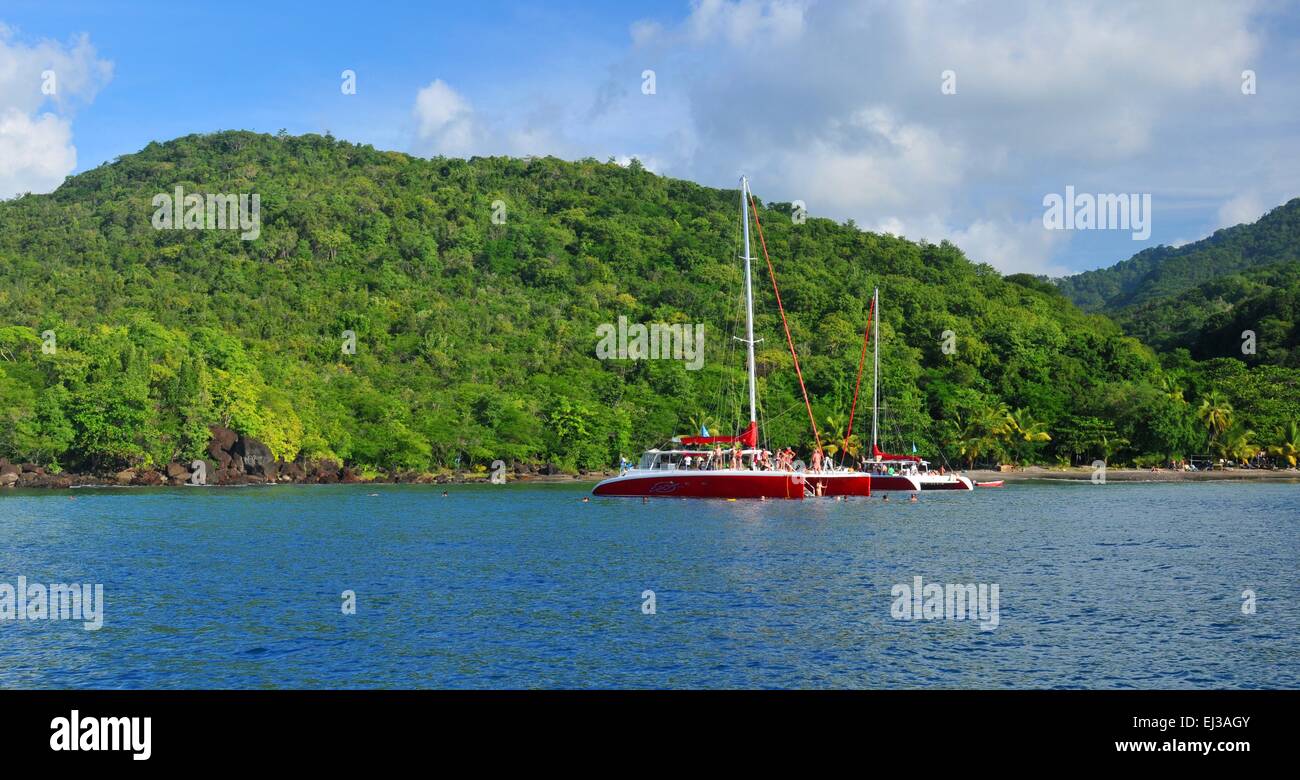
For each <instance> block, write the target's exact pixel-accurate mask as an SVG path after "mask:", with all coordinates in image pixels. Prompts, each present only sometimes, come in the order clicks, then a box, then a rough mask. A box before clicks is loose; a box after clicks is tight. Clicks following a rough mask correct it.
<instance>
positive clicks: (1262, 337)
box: [1114, 261, 1300, 368]
mask: <svg viewBox="0 0 1300 780" xmlns="http://www.w3.org/2000/svg"><path fill="white" fill-rule="evenodd" d="M1114 319H1115V320H1116V321H1117V322H1118V323H1119V324H1120V326H1121V327H1123V328H1124V330H1125V331H1126V332H1128V333H1131V334H1133V335H1134V336H1137V337H1138V338H1140V339H1141V340H1142V341H1144V342H1146V343H1147V344H1150V345H1152V346H1153V347H1156V348H1157V349H1162V350H1167V349H1175V348H1180V347H1181V348H1185V349H1187V350H1189V351H1190V352H1191V354H1192V355H1193V356H1194V357H1197V358H1200V359H1209V358H1215V357H1234V358H1238V359H1240V360H1243V361H1245V362H1246V363H1249V364H1252V365H1253V364H1258V363H1269V364H1273V365H1279V366H1289V367H1291V368H1300V326H1298V325H1297V323H1300V261H1296V262H1291V263H1279V264H1277V265H1269V266H1262V267H1259V268H1252V269H1250V270H1249V271H1245V272H1242V273H1234V274H1228V275H1226V276H1220V277H1218V278H1217V279H1214V280H1213V281H1209V282H1206V283H1204V284H1199V285H1197V286H1195V287H1193V288H1191V289H1190V290H1186V291H1184V292H1181V293H1178V294H1177V295H1173V296H1170V297H1168V298H1159V299H1156V300H1151V301H1148V302H1146V303H1143V304H1141V305H1138V306H1131V307H1127V308H1124V309H1120V310H1119V311H1117V312H1115V313H1114ZM1247 331H1249V332H1251V333H1254V335H1255V339H1254V345H1253V352H1243V351H1242V348H1243V344H1245V340H1244V339H1243V338H1242V333H1245V332H1247Z"/></svg>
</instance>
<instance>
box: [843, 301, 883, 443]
mask: <svg viewBox="0 0 1300 780" xmlns="http://www.w3.org/2000/svg"><path fill="white" fill-rule="evenodd" d="M875 313H876V296H874V295H873V296H871V308H870V309H867V329H866V330H865V331H863V333H862V357H860V358H858V381H857V382H856V383H855V384H854V385H853V405H852V406H851V407H849V427H848V430H846V431H845V432H844V447H843V452H845V453H847V452H848V450H849V437H851V436H852V435H853V415H854V414H855V413H857V410H858V390H859V389H861V387H862V369H863V367H864V366H866V365H867V344H868V343H870V341H871V322H872V317H873V316H874V315H875Z"/></svg>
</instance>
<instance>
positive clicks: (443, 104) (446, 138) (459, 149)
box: [415, 79, 476, 156]
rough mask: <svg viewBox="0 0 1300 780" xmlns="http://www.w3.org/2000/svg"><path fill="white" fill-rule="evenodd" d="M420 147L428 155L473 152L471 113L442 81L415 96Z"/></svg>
mask: <svg viewBox="0 0 1300 780" xmlns="http://www.w3.org/2000/svg"><path fill="white" fill-rule="evenodd" d="M415 118H416V121H417V122H418V125H419V127H418V129H417V134H418V137H419V140H420V143H421V144H422V145H423V146H424V148H425V149H427V150H428V153H430V154H444V155H451V156H457V155H469V154H471V153H472V152H473V150H474V144H475V140H476V139H475V136H476V131H475V127H474V111H473V109H472V108H470V105H469V102H468V101H466V100H465V98H463V97H461V95H460V93H458V92H456V90H454V89H452V88H451V87H449V86H447V84H446V82H444V81H443V80H442V79H436V80H434V82H433V83H432V84H430V85H429V86H427V87H425V88H424V89H422V90H420V91H419V93H418V94H417V95H416V96H415Z"/></svg>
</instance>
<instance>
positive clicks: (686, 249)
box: [0, 132, 1300, 470]
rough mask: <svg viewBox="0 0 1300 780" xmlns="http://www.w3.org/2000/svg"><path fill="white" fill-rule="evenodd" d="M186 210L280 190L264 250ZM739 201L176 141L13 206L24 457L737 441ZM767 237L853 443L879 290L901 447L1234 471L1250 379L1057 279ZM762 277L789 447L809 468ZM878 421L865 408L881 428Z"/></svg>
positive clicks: (392, 461) (652, 180) (771, 424)
mask: <svg viewBox="0 0 1300 780" xmlns="http://www.w3.org/2000/svg"><path fill="white" fill-rule="evenodd" d="M755 175H756V176H757V181H756V183H755V186H756V188H757V190H758V191H759V192H760V193H761V192H762V186H761V185H762V180H761V172H755ZM177 186H181V187H183V188H184V189H185V191H186V192H191V193H257V194H258V195H259V196H260V199H261V220H262V227H261V233H260V236H259V237H258V238H257V239H256V240H253V241H243V240H240V238H239V236H238V231H222V230H156V229H154V227H153V226H152V224H151V218H152V216H153V214H154V211H155V207H154V205H153V204H152V199H153V198H154V196H155V195H158V194H160V193H167V194H170V193H172V192H173V191H174V189H175V188H176V187H177ZM737 197H738V196H737V193H736V191H734V190H716V189H710V188H705V187H700V186H697V185H695V184H692V183H689V182H685V181H678V180H673V179H667V178H663V177H660V176H656V175H653V174H651V173H649V172H647V171H645V170H643V169H642V168H641V167H640V166H639V165H637V164H635V163H633V164H632V165H630V166H628V167H620V166H618V165H614V164H612V163H600V162H597V161H594V160H585V161H579V162H564V161H560V160H557V159H553V158H545V159H529V160H520V159H508V158H476V159H473V160H469V161H464V160H455V159H443V158H435V159H432V160H426V159H419V158H413V157H410V156H407V155H404V154H398V153H392V152H383V151H377V150H375V149H373V148H370V147H366V146H356V145H352V144H348V143H343V142H339V141H336V140H334V139H332V138H329V137H321V136H314V135H310V136H302V137H288V136H279V137H272V136H266V135H256V134H252V133H245V132H226V133H219V134H215V135H206V136H189V137H185V138H181V139H177V140H175V141H171V142H168V143H155V144H151V145H150V146H149V147H147V148H145V149H144V150H142V151H141V152H139V153H138V154H133V155H129V156H126V157H123V158H121V159H119V160H117V161H114V162H113V163H111V164H106V165H103V166H101V167H99V168H97V169H95V170H93V171H89V172H87V173H84V174H81V175H79V176H76V177H73V178H71V179H69V180H68V181H67V182H66V183H65V184H64V185H63V186H62V187H60V188H59V189H58V190H57V191H56V192H54V193H53V194H50V195H40V196H26V197H23V198H19V199H16V200H13V201H9V202H4V203H0V415H2V416H3V419H2V420H0V457H7V458H10V459H12V460H15V461H18V460H27V461H34V462H37V463H41V464H51V465H54V466H56V467H59V468H64V469H106V468H112V467H117V466H120V465H144V466H151V465H157V464H162V463H165V462H168V461H171V460H175V459H184V458H189V457H192V456H195V455H198V454H200V453H201V452H202V451H203V449H204V447H205V446H206V444H207V440H208V435H209V434H208V426H209V425H213V424H222V425H228V426H230V427H232V428H234V429H235V430H237V431H239V432H241V433H244V434H247V435H249V436H252V437H255V438H257V439H259V440H261V441H263V442H265V443H266V444H267V445H268V446H269V447H270V448H271V450H272V451H273V452H274V454H275V455H276V456H277V457H279V458H280V459H282V460H285V461H289V460H294V459H299V460H312V459H322V458H337V459H342V460H345V461H347V462H349V463H352V464H355V465H357V466H360V467H362V468H368V469H389V470H391V469H414V470H428V469H435V468H440V467H448V466H452V465H454V464H457V463H459V465H461V466H462V467H464V466H468V465H480V466H481V465H484V464H486V463H488V462H490V461H492V460H494V459H498V458H500V459H503V460H506V461H519V462H530V463H546V462H550V463H555V464H558V465H560V466H562V467H565V468H602V467H608V466H609V465H611V464H613V463H615V462H617V459H618V457H619V456H620V455H624V456H628V457H632V456H634V455H635V453H636V452H638V451H639V450H640V449H641V448H643V447H645V446H649V445H653V444H656V443H659V442H662V441H664V440H665V439H667V438H668V437H669V436H671V435H673V434H678V433H687V432H689V430H690V429H691V428H693V427H695V426H696V425H698V423H699V422H701V421H708V422H709V424H710V428H711V429H714V430H717V429H722V430H730V429H732V428H733V427H734V425H735V423H736V422H737V421H738V420H739V419H740V416H741V409H740V403H741V393H740V390H741V384H742V381H743V373H742V360H743V353H742V352H741V351H739V350H738V349H737V345H738V342H736V341H735V340H734V339H733V335H736V334H737V333H738V332H739V331H738V329H737V328H738V323H739V316H740V313H741V308H740V306H741V302H742V298H741V287H740V284H741V271H740V265H739V263H738V262H737V260H736V255H737V251H738V245H739V225H738V203H737ZM496 201H500V202H501V203H500V204H498V206H497V207H496V208H495V211H496V213H498V214H501V213H503V214H504V224H494V222H493V215H494V205H493V204H494V202H496ZM502 205H503V206H504V211H502V209H501V208H500V207H501V206H502ZM760 216H761V218H762V220H763V225H764V229H765V231H766V234H767V242H768V246H769V249H770V250H771V253H772V257H773V261H774V263H775V265H776V268H777V273H778V276H779V279H780V282H781V291H782V297H783V300H784V302H785V305H786V308H787V311H788V312H789V314H790V319H791V325H792V328H793V331H794V337H795V340H796V343H797V344H798V346H799V348H800V351H801V360H802V363H803V368H804V373H805V377H806V379H807V380H808V383H809V390H810V392H811V393H812V395H813V397H814V405H815V407H816V412H817V417H818V420H819V424H821V425H822V426H823V427H824V428H826V429H827V430H832V429H837V428H838V427H842V426H843V424H844V418H845V416H846V415H847V411H848V407H849V402H850V398H851V395H852V390H853V379H854V372H855V370H856V366H857V360H858V353H859V349H860V346H861V337H862V328H863V326H864V324H865V322H866V317H867V311H866V310H867V301H868V299H869V297H870V294H871V288H872V287H873V286H876V285H878V286H879V287H880V288H881V291H882V292H881V294H882V299H883V303H884V308H883V316H882V322H883V330H884V341H883V342H882V343H883V348H882V349H883V358H884V361H885V364H884V365H885V372H884V373H885V386H884V395H885V397H886V399H887V400H888V404H889V409H888V414H887V418H888V420H889V424H888V427H887V430H886V431H885V434H886V436H885V444H886V445H887V446H889V447H891V448H893V447H906V446H910V444H911V442H913V441H915V442H916V443H917V446H918V448H920V449H922V450H923V451H926V452H935V451H936V450H938V451H942V452H943V453H946V455H947V456H948V457H949V458H951V459H953V460H959V459H961V460H965V459H968V458H976V459H988V458H995V457H996V458H1010V459H1016V460H1033V459H1037V460H1053V459H1078V458H1087V457H1097V456H1103V457H1112V456H1114V457H1119V458H1135V457H1138V456H1141V455H1142V454H1144V453H1148V454H1158V455H1164V456H1168V455H1175V456H1178V455H1187V454H1192V453H1193V452H1200V451H1203V450H1204V449H1205V430H1206V428H1205V425H1204V424H1203V423H1202V421H1201V420H1199V419H1198V417H1197V408H1198V407H1197V404H1198V403H1199V402H1200V400H1201V396H1202V395H1206V396H1208V395H1209V394H1211V392H1212V391H1213V390H1215V389H1218V388H1217V384H1216V381H1217V380H1214V377H1218V376H1221V375H1222V376H1226V375H1228V374H1231V373H1232V372H1233V371H1236V370H1237V369H1236V368H1234V367H1233V366H1239V365H1240V364H1238V363H1233V365H1221V364H1214V367H1213V369H1212V370H1211V368H1210V364H1199V363H1195V362H1193V361H1191V360H1190V359H1188V358H1187V357H1186V355H1182V356H1181V357H1177V356H1175V357H1177V359H1170V358H1166V359H1165V363H1166V364H1167V365H1168V367H1167V368H1166V369H1162V368H1161V365H1160V362H1161V361H1160V360H1159V359H1158V358H1157V356H1156V355H1155V353H1153V352H1152V351H1151V350H1150V349H1149V348H1147V347H1145V346H1143V345H1142V344H1141V343H1139V342H1138V341H1137V340H1135V339H1132V338H1129V337H1126V336H1124V335H1123V334H1122V333H1121V332H1120V330H1119V328H1118V327H1117V326H1116V325H1114V324H1113V323H1112V322H1111V321H1110V320H1108V319H1106V318H1104V317H1102V316H1098V315H1089V314H1085V313H1083V312H1082V311H1080V310H1078V309H1076V308H1075V307H1074V306H1073V305H1071V304H1070V303H1069V301H1068V300H1066V298H1064V297H1063V296H1062V295H1061V293H1060V292H1059V291H1058V290H1057V289H1056V288H1055V287H1053V286H1052V285H1049V284H1045V283H1042V282H1040V281H1037V280H1035V279H1032V278H1028V277H1023V276H1017V277H1008V278H1003V277H1002V276H1000V275H999V274H998V273H997V272H995V271H994V270H993V269H992V268H990V267H988V266H983V265H975V264H972V263H970V262H969V261H967V260H966V259H965V257H964V256H963V255H962V253H961V252H960V250H959V249H958V248H956V247H954V246H951V245H949V244H942V245H930V244H917V243H913V242H909V241H906V240H903V239H899V238H894V237H890V236H881V235H875V234H871V233H865V232H861V231H859V230H857V229H856V228H854V227H853V226H851V225H838V224H835V223H833V222H831V221H828V220H824V219H809V220H808V221H807V222H806V224H801V225H796V224H793V223H792V220H791V219H790V214H789V208H788V206H785V205H782V204H767V205H765V206H764V207H763V208H762V209H761V213H760ZM755 252H756V254H757V253H758V249H757V237H755ZM759 256H760V257H761V255H759ZM756 271H757V272H758V276H757V277H756V291H757V294H756V301H755V306H756V309H757V312H758V315H759V316H758V321H757V327H756V335H757V336H758V337H759V338H763V339H765V341H763V342H762V343H761V344H760V345H759V363H760V374H761V379H760V384H761V386H760V399H761V403H762V405H763V414H764V417H765V423H766V432H767V433H768V434H769V436H770V444H772V445H778V444H779V445H786V444H793V445H796V446H803V445H806V444H807V443H808V442H809V441H810V440H811V432H810V431H809V430H808V424H807V420H806V416H805V415H804V414H803V410H802V408H801V401H800V400H799V394H798V386H797V383H796V380H795V377H794V373H793V371H792V370H790V358H789V356H788V354H787V352H786V350H785V344H784V338H783V336H782V334H781V331H780V321H779V318H778V316H777V314H776V306H775V302H774V299H773V296H772V291H771V287H770V285H769V283H768V282H767V279H766V273H765V269H764V267H763V265H762V263H761V261H760V263H759V265H758V267H757V269H756ZM620 316H623V317H626V318H627V319H628V320H629V321H631V322H641V323H653V322H665V323H671V322H679V323H704V324H705V327H706V334H707V337H706V359H705V362H704V366H703V368H702V369H701V370H699V371H690V370H687V368H686V367H685V366H684V365H683V363H682V362H679V361H665V360H658V361H613V360H600V359H598V358H597V357H596V351H595V347H596V344H597V341H598V335H597V328H598V327H599V326H600V325H601V324H602V323H616V322H617V321H618V318H619V317H620ZM945 330H951V331H953V333H954V335H955V339H956V341H955V343H956V352H955V354H945V352H944V351H943V350H942V349H941V346H942V344H943V332H944V331H945ZM344 331H353V332H355V334H356V351H355V354H345V353H344V352H343V351H342V350H341V349H340V347H341V345H342V344H343V342H344V336H343V334H344ZM46 332H52V334H53V336H54V342H53V343H52V342H51V341H50V340H49V339H48V338H43V336H42V334H45V333H46ZM51 346H53V347H54V348H53V349H49V348H48V347H51ZM43 347H47V348H46V349H43ZM1224 372H1227V373H1226V374H1225V373H1224ZM1260 381H1262V382H1264V383H1265V385H1264V387H1262V388H1261V387H1253V388H1252V389H1250V393H1251V394H1250V395H1249V396H1246V395H1240V396H1234V395H1231V393H1233V392H1236V391H1235V390H1233V388H1232V387H1224V388H1221V389H1222V390H1223V392H1225V393H1228V394H1229V395H1228V397H1227V399H1226V401H1227V402H1231V403H1235V404H1236V406H1235V410H1236V414H1237V415H1238V417H1239V418H1240V419H1243V420H1247V421H1248V422H1249V424H1250V425H1252V426H1253V427H1254V428H1255V429H1256V430H1257V431H1259V432H1260V434H1259V435H1260V436H1261V437H1262V436H1264V435H1265V434H1264V433H1263V432H1264V431H1272V430H1273V429H1275V428H1277V427H1279V426H1281V425H1282V424H1283V423H1284V422H1287V421H1289V420H1291V419H1294V418H1296V417H1297V416H1300V414H1298V412H1300V409H1298V408H1297V403H1296V402H1295V401H1292V400H1284V401H1280V402H1279V401H1278V400H1277V399H1278V398H1285V399H1295V398H1297V397H1298V395H1300V394H1297V393H1296V392H1295V390H1296V389H1297V388H1296V381H1295V376H1294V374H1293V373H1285V372H1284V373H1282V374H1278V375H1268V376H1267V377H1263V378H1262V379H1260ZM1229 384H1231V383H1229ZM867 424H869V417H863V416H862V408H861V406H860V407H859V420H858V423H857V426H856V430H858V431H859V432H861V431H864V427H865V426H866V425H867ZM1044 431H1046V432H1048V433H1049V435H1050V436H1051V438H1050V440H1046V439H1044V438H1043V437H1042V436H1041V435H1038V434H1041V433H1042V432H1044ZM1270 435H1271V434H1270Z"/></svg>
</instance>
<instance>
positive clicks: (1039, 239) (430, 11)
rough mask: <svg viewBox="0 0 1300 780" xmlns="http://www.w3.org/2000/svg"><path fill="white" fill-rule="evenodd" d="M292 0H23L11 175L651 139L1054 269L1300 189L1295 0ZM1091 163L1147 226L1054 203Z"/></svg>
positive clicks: (696, 175) (1188, 236) (11, 52)
mask: <svg viewBox="0 0 1300 780" xmlns="http://www.w3.org/2000/svg"><path fill="white" fill-rule="evenodd" d="M290 5H291V4H277V3H242V2H226V3H221V4H218V5H208V4H199V3H174V2H169V3H162V2H158V3H154V2H131V3H127V2H48V1H47V2H31V1H29V0H7V2H6V3H5V5H4V6H3V7H0V25H2V26H3V27H2V28H0V197H9V196H12V195H14V194H16V193H18V192H23V191H33V192H48V191H50V190H51V189H53V188H54V187H55V186H57V184H58V183H59V182H60V181H62V178H63V177H64V176H66V175H68V174H70V173H75V172H79V171H83V170H86V169H88V168H92V167H94V166H96V165H99V164H101V163H103V162H105V161H108V160H112V159H113V158H115V157H117V156H119V155H122V154H128V153H131V152H134V151H136V150H138V149H140V148H141V147H143V146H144V145H146V144H147V143H149V142H150V141H153V140H166V139H169V138H174V137H176V136H180V135H186V134H189V133H193V132H207V131H214V130H221V129H232V128H242V129H251V130H257V131H264V132H275V131H277V130H279V129H280V128H285V129H287V130H288V131H289V132H291V133H303V132H321V131H324V130H329V131H330V132H332V133H333V134H334V135H335V136H337V137H340V138H346V139H349V140H353V141H358V142H364V143H370V144H374V145H375V146H377V147H380V148H384V149H395V150H400V151H407V152H411V153H414V154H420V155H431V154H437V153H443V154H449V155H458V156H468V155H472V154H513V155H520V154H555V155H557V156H560V157H565V158H578V157H586V156H591V157H596V158H598V159H602V160H603V159H607V158H609V157H615V158H617V159H626V158H628V157H629V156H637V157H639V158H640V159H642V160H643V161H645V162H646V163H647V165H648V166H649V167H650V168H651V169H653V170H655V171H657V172H660V173H663V174H665V175H671V176H678V177H682V178H688V179H692V180H695V181H699V182H701V183H704V184H709V185H714V186H734V182H735V178H736V176H737V175H739V174H740V173H741V172H745V173H747V174H748V175H749V176H750V177H751V179H752V180H753V181H754V187H755V190H756V192H757V193H758V194H759V195H760V196H761V197H764V198H766V199H770V200H783V201H792V200H796V199H799V200H804V201H805V202H806V203H807V205H808V209H809V212H810V213H811V214H814V215H822V216H829V217H832V218H835V219H840V220H843V219H849V218H852V219H854V220H855V221H856V222H857V224H859V225H860V226H862V227H866V228H869V229H874V230H887V231H889V232H894V233H898V234H902V235H906V236H908V237H909V238H926V239H929V240H932V241H938V240H941V239H944V238H948V239H951V240H953V241H955V242H956V243H957V244H958V245H959V246H961V247H962V248H963V249H964V250H966V251H967V253H968V255H970V256H971V257H972V258H973V259H976V260H981V261H986V262H989V263H991V264H993V265H994V266H996V267H998V268H999V269H1000V270H1003V271H1005V272H1014V271H1032V272H1036V273H1049V274H1053V275H1055V274H1060V273H1064V272H1072V271H1078V270H1084V269H1087V268H1093V267H1099V266H1105V265H1110V264H1112V263H1114V262H1117V261H1119V260H1122V259H1125V258H1127V257H1128V256H1130V255H1132V254H1133V253H1135V252H1136V251H1139V250H1141V249H1143V248H1146V247H1148V246H1154V245H1157V244H1160V243H1182V242H1185V241H1189V240H1195V239H1197V238H1201V237H1203V236H1205V235H1208V234H1209V233H1210V232H1212V231H1213V230H1215V229H1217V228H1219V227H1223V226H1226V225H1229V224H1236V223H1237V222H1241V221H1250V220H1254V219H1256V218H1258V217H1259V216H1260V215H1262V214H1263V213H1264V212H1265V211H1266V210H1267V209H1269V208H1272V207H1274V206H1276V205H1279V204H1281V203H1282V202H1285V201H1286V200H1287V199H1289V198H1292V197H1296V196H1298V195H1300V155H1297V154H1296V152H1295V150H1296V148H1297V146H1298V145H1297V143H1296V142H1297V140H1300V139H1297V134H1300V67H1298V66H1300V50H1298V49H1297V47H1296V46H1295V44H1294V42H1295V41H1296V40H1300V13H1298V12H1297V6H1296V4H1295V3H1279V2H1263V3H1251V2H1240V3H1231V4H1218V3H1210V2H1194V3H1186V2H1183V3H1176V2H1171V3H1160V2H1151V3H1143V4H1140V5H1139V6H1138V7H1135V8H1130V7H1126V4H1120V3H1107V2H1091V1H1089V0H1078V1H1077V2H1067V3H1059V2H1052V3H1047V2H1041V3H1032V2H1029V3H1023V4H1022V3H1013V2H1012V3H998V4H992V5H990V4H972V3H961V2H929V0H915V1H914V2H909V3H877V2H865V1H864V2H856V1H854V0H836V1H834V2H831V1H829V0H697V2H682V3H674V2H608V3H596V2H586V3H582V2H534V3H522V2H484V3H479V2H475V3H429V4H417V3H392V4H380V3H375V4H371V5H367V4H357V3H335V2H316V3H311V4H293V5H298V6H299V7H298V8H290V7H287V6H290ZM50 68H53V69H54V71H55V73H56V74H58V78H59V90H58V91H57V92H56V94H55V95H54V96H46V95H42V94H41V92H40V84H41V77H42V73H43V72H44V71H46V70H47V69H50ZM344 69H352V70H354V71H355V72H356V74H357V93H356V94H355V95H344V94H342V92H341V91H340V89H339V86H340V83H341V79H340V73H341V72H342V71H343V70H344ZM1245 69H1251V70H1253V71H1254V72H1255V73H1256V85H1257V88H1256V91H1255V93H1254V94H1250V95H1246V94H1243V93H1242V90H1241V84H1242V75H1241V74H1242V71H1243V70H1245ZM646 70H653V71H654V74H655V77H654V81H655V89H654V91H653V93H652V94H647V93H646V91H645V89H644V88H643V87H644V85H645V84H646V81H645V79H644V78H643V74H644V73H645V71H646ZM946 70H951V71H952V72H953V74H954V77H955V78H954V80H953V81H954V83H955V86H956V90H955V94H945V93H944V91H943V89H942V86H943V75H942V74H943V72H944V71H946ZM6 158H7V159H6ZM1066 185H1073V186H1074V187H1075V188H1076V189H1077V190H1078V191H1080V192H1088V193H1149V194H1150V195H1151V197H1152V204H1153V209H1152V211H1153V213H1152V214H1151V216H1150V221H1151V224H1152V230H1151V235H1150V238H1149V239H1147V240H1145V241H1134V240H1133V239H1132V238H1131V235H1132V231H1119V230H1091V231H1081V230H1074V231H1060V230H1047V229H1045V228H1044V226H1043V223H1042V216H1043V212H1044V206H1043V198H1044V197H1045V196H1046V195H1048V194H1051V193H1058V194H1060V193H1064V191H1065V187H1066Z"/></svg>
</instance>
